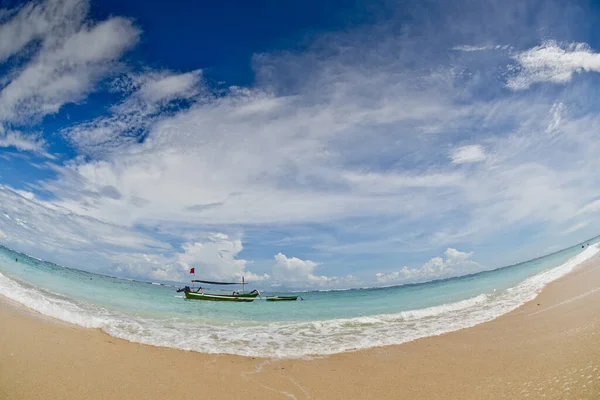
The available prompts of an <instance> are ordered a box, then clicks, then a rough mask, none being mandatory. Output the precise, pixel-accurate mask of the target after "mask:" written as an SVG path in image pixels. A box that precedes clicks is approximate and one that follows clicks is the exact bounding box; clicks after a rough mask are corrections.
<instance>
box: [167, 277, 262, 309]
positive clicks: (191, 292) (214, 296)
mask: <svg viewBox="0 0 600 400" xmlns="http://www.w3.org/2000/svg"><path fill="white" fill-rule="evenodd" d="M193 283H205V284H209V285H240V283H239V282H215V281H203V280H199V279H192V284H193ZM241 285H242V292H241V293H240V292H237V291H235V290H234V291H233V292H232V293H231V294H218V293H205V292H204V288H203V287H202V286H200V287H198V288H194V287H193V286H192V287H189V286H185V287H183V288H179V289H177V292H178V293H180V292H183V293H184V295H185V298H186V299H188V300H208V301H236V302H246V303H248V302H251V301H254V300H255V299H256V297H258V296H259V295H260V292H259V291H258V290H253V291H251V292H250V293H245V290H244V289H245V287H246V282H245V280H244V278H243V277H242V282H241Z"/></svg>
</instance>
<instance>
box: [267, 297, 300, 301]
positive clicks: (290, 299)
mask: <svg viewBox="0 0 600 400" xmlns="http://www.w3.org/2000/svg"><path fill="white" fill-rule="evenodd" d="M297 299H298V296H267V298H266V299H265V300H267V301H295V300H297ZM300 299H302V297H300ZM302 300H303V299H302Z"/></svg>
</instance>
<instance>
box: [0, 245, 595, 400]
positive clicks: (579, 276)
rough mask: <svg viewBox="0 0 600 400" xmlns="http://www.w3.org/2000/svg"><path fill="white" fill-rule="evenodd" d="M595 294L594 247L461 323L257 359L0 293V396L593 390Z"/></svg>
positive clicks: (559, 394) (465, 394)
mask: <svg viewBox="0 0 600 400" xmlns="http://www.w3.org/2000/svg"><path fill="white" fill-rule="evenodd" d="M598 301H600V256H595V257H593V258H592V259H590V260H588V261H586V262H584V263H582V264H581V265H579V266H577V267H576V268H575V269H574V270H573V271H571V272H570V273H568V274H567V275H565V276H563V277H561V278H559V279H557V280H555V281H553V282H550V283H549V284H548V285H546V286H545V287H544V289H543V290H542V291H541V293H539V294H538V296H537V297H536V298H535V299H534V300H533V301H529V302H527V303H525V304H524V305H522V306H520V307H518V308H517V309H515V310H513V311H510V312H508V313H506V314H504V315H501V316H500V317H497V318H496V319H494V320H492V321H488V322H484V323H482V324H478V325H476V326H473V327H470V328H464V329H461V330H458V331H454V332H450V333H445V334H442V335H439V336H429V337H425V338H421V339H417V340H414V341H411V342H407V343H403V344H399V345H391V346H382V347H373V348H369V349H360V350H354V351H348V352H344V353H338V354H332V355H327V356H315V357H310V358H306V359H265V358H257V357H244V356H236V355H222V354H205V353H197V352H191V351H184V350H177V349H172V348H165V347H156V346H151V345H144V344H139V343H134V342H128V341H126V340H123V339H117V338H114V337H112V336H109V335H108V334H106V333H104V332H102V331H101V330H99V329H86V328H83V327H79V326H76V325H71V324H69V323H67V322H63V321H60V320H55V319H54V318H51V317H46V316H43V315H41V314H38V313H36V312H35V311H33V310H30V309H28V308H26V307H25V306H22V305H18V303H17V304H11V303H10V302H12V301H10V300H9V299H7V298H4V297H1V298H0V321H1V323H0V354H2V355H3V356H2V357H0V397H1V398H10V399H19V398H27V399H30V398H67V397H69V398H79V397H83V396H86V397H91V398H127V397H132V396H133V397H141V396H142V395H143V396H145V397H150V398H176V397H181V396H186V395H190V391H191V392H192V393H195V392H196V391H197V389H198V388H197V387H196V386H195V385H197V384H200V386H201V388H202V391H203V392H206V391H207V390H208V391H210V394H211V395H215V394H216V395H219V396H232V397H233V396H236V397H238V396H241V395H243V396H246V397H249V398H259V397H260V398H265V396H266V398H297V399H303V398H311V399H312V398H315V399H316V398H340V399H341V398H346V399H347V398H356V397H358V396H361V397H367V398H371V397H382V398H403V399H406V398H415V399H417V398H440V399H442V398H445V399H447V398H462V399H468V398H473V399H481V398H527V397H530V396H533V397H534V398H536V397H542V394H544V395H546V396H545V398H557V399H558V398H565V396H569V397H570V396H574V397H573V398H590V399H591V398H597V397H600V350H597V349H600V347H599V345H600V334H596V332H598V327H600V310H598V307H595V304H597V302H598ZM599 333H600V332H599ZM594 369H595V370H594ZM573 371H576V372H577V374H575V373H574V372H573ZM586 371H587V372H586ZM575 375H577V376H575ZM579 375H583V377H581V376H579ZM588 376H591V378H590V379H587V377H588ZM576 378H580V379H576ZM583 378H585V379H586V381H585V382H583V381H581V380H582V379H583ZM580 381H581V382H580ZM534 386H535V387H534ZM568 393H570V394H568Z"/></svg>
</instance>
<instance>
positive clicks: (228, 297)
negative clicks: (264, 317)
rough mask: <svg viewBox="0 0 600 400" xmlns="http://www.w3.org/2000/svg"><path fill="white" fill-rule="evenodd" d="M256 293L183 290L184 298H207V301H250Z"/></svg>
mask: <svg viewBox="0 0 600 400" xmlns="http://www.w3.org/2000/svg"><path fill="white" fill-rule="evenodd" d="M257 296H258V293H247V294H213V293H204V292H200V293H196V292H191V291H190V292H185V298H186V299H189V300H208V301H242V302H251V301H254V299H256V297H257Z"/></svg>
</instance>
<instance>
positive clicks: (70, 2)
mask: <svg viewBox="0 0 600 400" xmlns="http://www.w3.org/2000/svg"><path fill="white" fill-rule="evenodd" d="M87 10H88V4H87V1H82V0H47V1H41V2H30V3H28V4H25V5H24V6H22V7H21V8H19V9H17V10H13V12H14V13H15V14H14V15H13V16H12V17H11V18H9V19H8V20H6V21H5V22H4V23H2V24H0V62H2V61H5V60H6V59H7V58H9V57H10V56H12V55H14V54H16V53H18V52H19V51H21V50H22V49H23V47H25V46H26V45H27V44H29V43H31V42H32V41H35V40H46V39H47V38H48V37H55V36H56V35H57V34H60V33H61V32H64V31H69V30H70V27H71V26H78V25H79V24H81V23H82V22H83V20H84V18H85V15H86V13H87ZM10 14H11V13H10V12H8V15H10Z"/></svg>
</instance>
